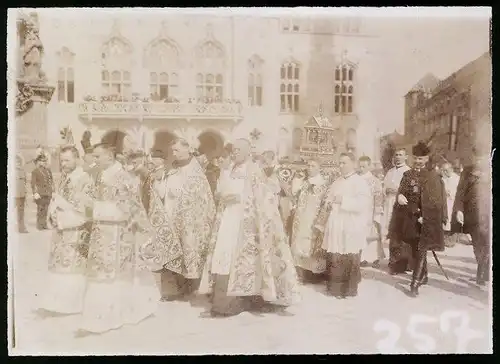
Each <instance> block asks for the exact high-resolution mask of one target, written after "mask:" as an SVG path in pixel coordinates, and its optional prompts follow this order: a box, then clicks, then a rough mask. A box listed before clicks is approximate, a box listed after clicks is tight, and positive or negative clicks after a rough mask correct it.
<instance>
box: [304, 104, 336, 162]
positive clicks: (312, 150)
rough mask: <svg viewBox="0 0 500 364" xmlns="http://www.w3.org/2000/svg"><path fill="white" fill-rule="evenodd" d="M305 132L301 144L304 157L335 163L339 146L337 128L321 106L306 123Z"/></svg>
mask: <svg viewBox="0 0 500 364" xmlns="http://www.w3.org/2000/svg"><path fill="white" fill-rule="evenodd" d="M304 130H305V132H304V134H303V135H302V142H301V146H300V155H301V157H302V158H305V159H307V158H314V159H316V160H319V161H320V162H321V163H322V164H325V163H326V164H330V163H333V161H334V158H335V152H336V150H337V147H336V145H335V139H334V136H335V134H334V133H335V130H334V129H333V127H332V123H331V122H330V120H329V119H328V118H327V117H326V116H325V115H323V111H322V109H321V108H320V110H319V112H318V114H317V115H315V116H312V117H311V118H310V119H309V120H307V122H306V123H305V125H304Z"/></svg>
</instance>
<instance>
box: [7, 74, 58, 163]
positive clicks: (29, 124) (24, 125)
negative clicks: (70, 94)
mask: <svg viewBox="0 0 500 364" xmlns="http://www.w3.org/2000/svg"><path fill="white" fill-rule="evenodd" d="M17 85H18V89H19V93H18V98H17V100H16V114H17V115H16V121H15V135H16V149H17V151H18V152H19V153H21V155H22V156H23V157H24V159H25V160H26V161H29V160H30V159H31V158H34V157H35V155H34V154H35V151H36V148H37V147H38V146H39V145H41V146H47V139H48V135H47V130H48V127H47V125H48V120H47V104H48V102H49V101H50V99H51V97H52V94H53V93H54V87H52V86H48V85H45V84H28V83H25V82H24V81H22V80H18V81H17Z"/></svg>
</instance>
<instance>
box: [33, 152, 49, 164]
mask: <svg viewBox="0 0 500 364" xmlns="http://www.w3.org/2000/svg"><path fill="white" fill-rule="evenodd" d="M37 162H47V156H46V155H45V154H44V153H40V154H39V155H38V156H37V157H36V158H35V163H37Z"/></svg>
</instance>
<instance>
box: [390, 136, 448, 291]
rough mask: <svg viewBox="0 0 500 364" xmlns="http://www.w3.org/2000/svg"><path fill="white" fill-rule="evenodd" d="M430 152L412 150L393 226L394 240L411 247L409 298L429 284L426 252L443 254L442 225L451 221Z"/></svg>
mask: <svg viewBox="0 0 500 364" xmlns="http://www.w3.org/2000/svg"><path fill="white" fill-rule="evenodd" d="M429 154H430V149H429V147H428V145H427V144H426V143H424V142H419V143H418V144H417V145H415V146H414V147H413V156H414V165H413V168H412V169H410V170H409V171H407V172H405V173H404V174H403V178H402V179H401V183H400V185H399V189H398V195H397V199H396V204H395V205H394V210H393V214H392V219H391V224H390V235H391V237H392V238H395V239H398V240H399V241H404V242H405V243H407V244H409V245H410V247H411V251H412V259H413V276H412V280H411V285H410V295H411V296H412V297H416V296H417V295H418V288H419V286H421V285H423V284H427V280H428V278H427V251H428V250H433V251H436V250H437V251H443V250H444V233H443V224H446V220H447V218H448V213H447V205H446V191H445V188H444V183H443V180H442V179H441V177H440V176H439V174H438V173H436V171H434V170H430V169H429V168H428V162H429Z"/></svg>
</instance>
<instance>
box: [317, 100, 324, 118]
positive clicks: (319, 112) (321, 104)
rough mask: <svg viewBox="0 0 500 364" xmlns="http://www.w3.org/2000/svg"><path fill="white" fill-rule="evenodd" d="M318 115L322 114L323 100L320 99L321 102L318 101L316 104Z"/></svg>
mask: <svg viewBox="0 0 500 364" xmlns="http://www.w3.org/2000/svg"><path fill="white" fill-rule="evenodd" d="M318 115H319V116H323V100H321V102H320V103H319V106H318Z"/></svg>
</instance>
